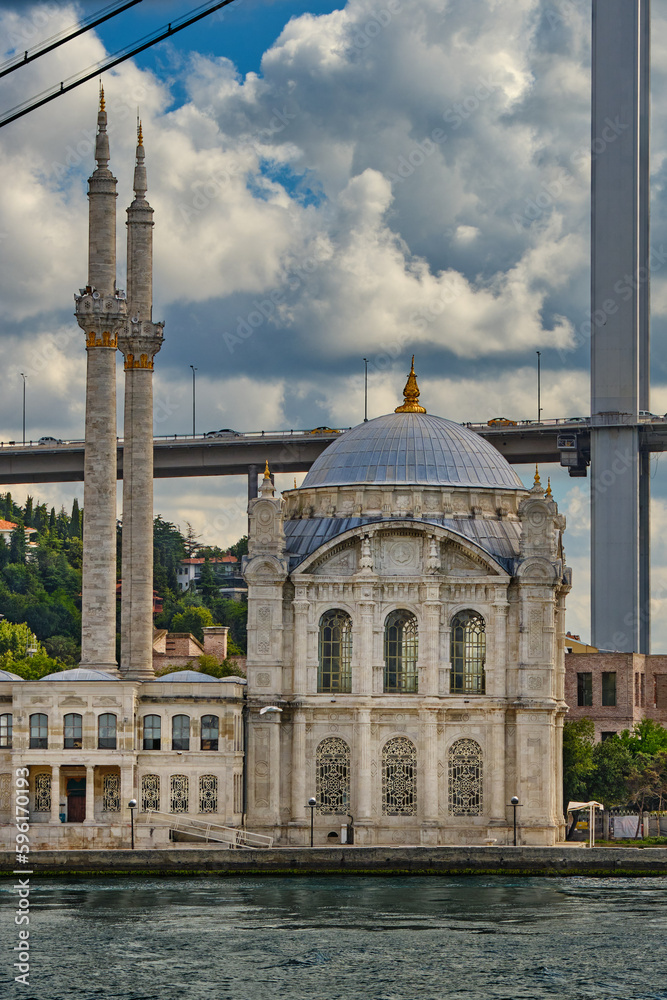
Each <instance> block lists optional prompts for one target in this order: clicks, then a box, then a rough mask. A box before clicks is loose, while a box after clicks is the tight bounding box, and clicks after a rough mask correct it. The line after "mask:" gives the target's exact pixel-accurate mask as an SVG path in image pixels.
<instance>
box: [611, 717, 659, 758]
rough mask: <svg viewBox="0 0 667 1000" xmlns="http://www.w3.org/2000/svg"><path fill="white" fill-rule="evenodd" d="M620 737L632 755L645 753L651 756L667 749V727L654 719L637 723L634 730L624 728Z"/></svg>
mask: <svg viewBox="0 0 667 1000" xmlns="http://www.w3.org/2000/svg"><path fill="white" fill-rule="evenodd" d="M620 738H621V740H622V742H623V743H624V744H625V746H626V747H627V748H628V750H629V752H630V754H631V755H632V756H637V755H638V754H644V755H647V756H649V757H651V756H653V755H654V754H656V753H658V752H659V751H660V750H667V729H665V727H664V726H661V725H660V723H659V722H654V721H653V719H642V720H641V722H637V723H635V725H634V727H633V729H632V732H630V730H628V729H624V730H623V732H622V733H621V737H620Z"/></svg>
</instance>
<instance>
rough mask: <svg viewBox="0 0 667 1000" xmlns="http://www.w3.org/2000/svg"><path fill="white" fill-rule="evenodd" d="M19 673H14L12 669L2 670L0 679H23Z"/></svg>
mask: <svg viewBox="0 0 667 1000" xmlns="http://www.w3.org/2000/svg"><path fill="white" fill-rule="evenodd" d="M22 680H23V678H22V677H19V675H18V674H13V673H12V672H11V670H0V681H22Z"/></svg>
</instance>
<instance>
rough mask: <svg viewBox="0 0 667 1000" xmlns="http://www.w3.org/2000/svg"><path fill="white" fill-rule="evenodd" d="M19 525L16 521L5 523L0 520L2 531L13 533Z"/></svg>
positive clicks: (0, 529)
mask: <svg viewBox="0 0 667 1000" xmlns="http://www.w3.org/2000/svg"><path fill="white" fill-rule="evenodd" d="M17 527H18V525H17V524H15V523H14V521H3V520H2V519H1V518H0V531H13V530H14V528H17Z"/></svg>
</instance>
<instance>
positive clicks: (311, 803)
mask: <svg viewBox="0 0 667 1000" xmlns="http://www.w3.org/2000/svg"><path fill="white" fill-rule="evenodd" d="M316 805H317V799H314V798H312V796H311V798H309V799H308V806H309V808H310V846H311V847H312V846H313V823H314V822H315V806H316Z"/></svg>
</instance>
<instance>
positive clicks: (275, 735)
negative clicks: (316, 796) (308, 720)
mask: <svg viewBox="0 0 667 1000" xmlns="http://www.w3.org/2000/svg"><path fill="white" fill-rule="evenodd" d="M269 760H270V761H271V772H270V774H271V778H270V782H269V808H270V810H271V816H272V819H273V822H274V823H275V824H276V826H277V825H278V823H280V784H281V780H280V779H281V773H280V772H281V760H280V716H278V717H277V718H276V721H275V722H273V721H272V722H270V723H269Z"/></svg>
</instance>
